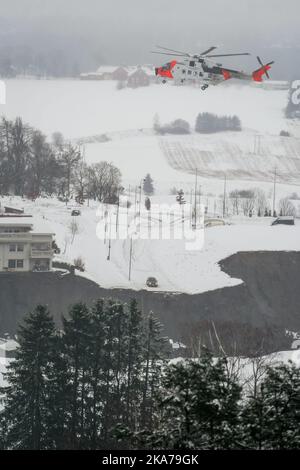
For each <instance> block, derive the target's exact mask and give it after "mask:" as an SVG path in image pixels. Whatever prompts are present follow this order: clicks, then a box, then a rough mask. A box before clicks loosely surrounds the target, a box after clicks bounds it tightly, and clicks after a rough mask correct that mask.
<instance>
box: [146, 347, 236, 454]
mask: <svg viewBox="0 0 300 470" xmlns="http://www.w3.org/2000/svg"><path fill="white" fill-rule="evenodd" d="M239 400H240V387H239V385H238V384H237V383H236V382H235V381H234V380H233V379H228V377H226V374H225V369H224V364H223V362H222V360H218V361H217V362H214V361H213V358H212V356H211V354H210V353H208V352H207V351H205V352H204V353H203V354H202V356H201V357H200V359H199V360H188V361H180V362H178V363H176V364H171V365H169V366H168V367H167V368H166V369H165V371H164V374H163V376H162V384H161V390H160V393H159V399H158V411H159V415H158V420H157V423H156V426H155V430H154V431H153V432H152V433H150V434H148V443H149V444H150V445H151V446H152V447H154V448H161V447H162V448H169V449H193V448H196V449H230V448H239V445H240V444H239V442H238V436H237V432H236V429H237V425H238V420H239Z"/></svg>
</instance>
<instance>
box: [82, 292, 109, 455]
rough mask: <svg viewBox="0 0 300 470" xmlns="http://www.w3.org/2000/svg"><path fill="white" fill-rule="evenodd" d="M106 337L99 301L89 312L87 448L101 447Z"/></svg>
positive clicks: (103, 306)
mask: <svg viewBox="0 0 300 470" xmlns="http://www.w3.org/2000/svg"><path fill="white" fill-rule="evenodd" d="M106 337H107V323H106V318H105V305H104V300H103V299H99V300H97V301H96V302H95V304H94V305H93V308H92V310H91V345H90V361H89V362H90V363H89V383H90V390H91V391H90V397H89V406H88V410H87V421H88V427H89V431H88V436H89V448H90V449H97V448H100V447H101V439H102V419H103V399H102V397H103V393H104V369H105V363H104V361H105V358H104V348H105V341H106Z"/></svg>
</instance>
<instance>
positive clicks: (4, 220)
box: [0, 215, 33, 227]
mask: <svg viewBox="0 0 300 470" xmlns="http://www.w3.org/2000/svg"><path fill="white" fill-rule="evenodd" d="M0 225H2V226H3V225H4V226H5V227H11V226H12V225H13V226H16V225H17V226H20V227H32V226H33V219H32V216H30V217H18V216H11V215H5V216H3V215H1V216H0Z"/></svg>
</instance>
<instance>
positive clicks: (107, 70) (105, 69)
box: [97, 65, 120, 74]
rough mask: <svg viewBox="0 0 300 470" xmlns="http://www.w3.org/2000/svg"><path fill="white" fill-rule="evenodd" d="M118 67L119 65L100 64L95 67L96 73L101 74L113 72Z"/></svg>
mask: <svg viewBox="0 0 300 470" xmlns="http://www.w3.org/2000/svg"><path fill="white" fill-rule="evenodd" d="M119 67H120V65H101V66H100V67H99V68H98V69H97V73H99V74H101V73H113V72H115V71H116V70H117V69H118V68H119Z"/></svg>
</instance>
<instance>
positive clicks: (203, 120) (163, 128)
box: [153, 112, 242, 135]
mask: <svg viewBox="0 0 300 470" xmlns="http://www.w3.org/2000/svg"><path fill="white" fill-rule="evenodd" d="M153 129H154V131H155V133H156V134H159V135H165V134H176V135H180V134H190V133H191V127H190V124H189V123H188V122H187V121H185V120H184V119H175V121H172V122H170V123H168V124H163V125H162V124H160V120H159V116H158V115H157V114H156V115H155V116H154V122H153ZM241 130H242V124H241V121H240V118H239V117H238V116H236V115H234V116H217V115H216V114H212V113H207V112H205V113H199V114H198V116H197V118H196V123H195V131H196V132H198V133H200V134H211V133H214V132H223V131H241Z"/></svg>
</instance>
